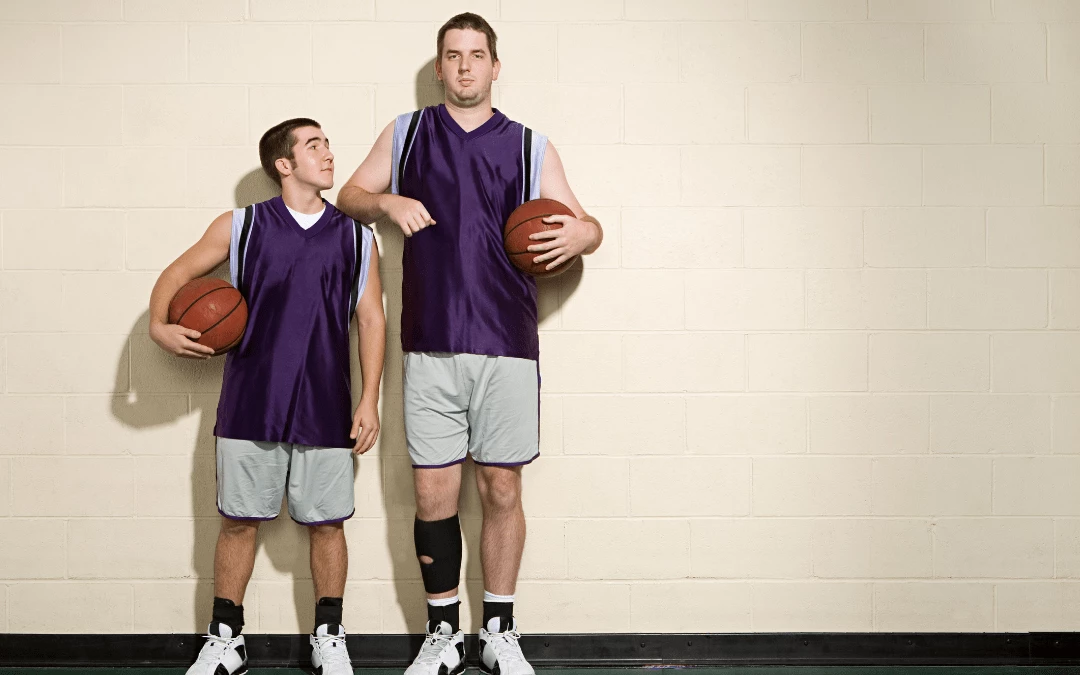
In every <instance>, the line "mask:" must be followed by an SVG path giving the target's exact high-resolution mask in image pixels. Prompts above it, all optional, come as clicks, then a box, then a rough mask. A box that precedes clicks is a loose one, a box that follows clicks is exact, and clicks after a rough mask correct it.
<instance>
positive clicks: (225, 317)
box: [177, 288, 246, 340]
mask: <svg viewBox="0 0 1080 675" xmlns="http://www.w3.org/2000/svg"><path fill="white" fill-rule="evenodd" d="M223 290H225V289H224V288H215V289H214V291H223ZM214 291H210V293H213V292H214ZM210 293H207V294H206V295H203V296H200V297H199V298H198V299H196V300H195V302H198V301H199V300H201V299H202V298H205V297H206V296H207V295H210ZM243 301H244V296H242V295H241V296H240V299H239V300H238V301H237V302H236V304H235V305H233V308H232V309H230V310H229V313H228V314H226V315H225V316H223V317H221V318H220V319H218V320H217V321H215V322H214V323H213V324H211V325H209V326H207V327H206V330H201V331H199V333H201V335H200V336H199V339H200V340H201V339H202V338H203V336H205V335H206V334H207V333H209V332H210V331H212V330H214V329H215V328H217V326H218V324H220V323H221V322H222V321H224V320H225V319H228V318H229V317H230V316H232V313H233V312H235V311H236V308H237V307H239V306H240V303H241V302H243ZM195 302H193V303H191V304H192V305H194V304H195ZM188 309H191V307H190V306H189V307H188ZM184 314H187V310H184ZM181 316H183V314H182V315H181ZM177 323H179V320H177ZM245 323H246V322H245ZM241 335H243V333H241Z"/></svg>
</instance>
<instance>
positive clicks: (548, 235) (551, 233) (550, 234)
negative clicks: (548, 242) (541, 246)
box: [529, 229, 562, 241]
mask: <svg viewBox="0 0 1080 675" xmlns="http://www.w3.org/2000/svg"><path fill="white" fill-rule="evenodd" d="M561 234H562V232H559V230H557V229H555V230H544V231H543V232H537V233H535V234H530V235H529V239H532V240H533V241H540V240H542V239H555V238H556V237H558V236H560V235H561Z"/></svg>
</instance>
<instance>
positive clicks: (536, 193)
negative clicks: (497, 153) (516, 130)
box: [521, 127, 548, 202]
mask: <svg viewBox="0 0 1080 675" xmlns="http://www.w3.org/2000/svg"><path fill="white" fill-rule="evenodd" d="M547 142H548V139H547V136H545V135H543V134H538V133H536V132H535V131H533V130H532V129H530V128H528V127H525V128H524V130H523V131H522V134H521V163H522V175H523V176H524V178H525V180H524V185H523V186H522V194H521V201H522V202H527V201H529V200H532V199H539V198H540V172H541V171H542V170H543V168H544V153H545V151H546V150H547Z"/></svg>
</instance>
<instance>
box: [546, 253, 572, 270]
mask: <svg viewBox="0 0 1080 675" xmlns="http://www.w3.org/2000/svg"><path fill="white" fill-rule="evenodd" d="M568 258H569V256H567V255H566V254H563V255H561V256H559V257H558V258H557V259H556V260H555V262H553V263H551V264H550V265H548V266H547V267H546V268H545V269H548V270H553V269H555V268H556V267H558V266H559V265H561V264H563V263H564V262H566V261H567V259H568Z"/></svg>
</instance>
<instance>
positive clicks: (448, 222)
mask: <svg viewBox="0 0 1080 675" xmlns="http://www.w3.org/2000/svg"><path fill="white" fill-rule="evenodd" d="M436 49H437V55H438V58H437V59H436V63H435V73H436V75H437V76H438V78H439V80H441V81H442V82H443V84H444V87H445V100H444V103H443V104H442V105H438V106H431V107H428V108H425V109H423V110H418V111H415V112H412V113H406V114H404V115H401V116H399V117H398V118H397V119H396V120H395V121H393V122H391V123H390V124H389V125H388V126H387V127H386V128H385V129H384V130H383V132H382V134H381V135H380V136H379V138H378V139H377V140H376V142H375V145H374V146H373V147H372V149H371V152H370V154H369V155H368V156H367V158H366V159H365V160H364V162H363V163H362V164H361V165H360V167H359V168H358V169H357V170H356V172H355V173H354V174H353V176H352V178H351V179H350V180H349V181H348V183H346V185H345V186H344V187H343V188H342V190H341V192H340V193H339V196H338V207H339V208H340V209H341V210H342V211H344V212H345V213H348V214H349V215H351V216H353V217H354V218H356V219H357V220H359V221H361V222H364V223H371V222H374V221H375V220H378V219H380V218H383V217H387V218H389V219H390V220H391V221H393V222H394V223H396V224H397V225H398V226H399V227H400V228H401V229H402V231H403V232H404V233H405V236H406V237H407V239H406V242H405V249H404V254H403V261H402V263H403V270H404V273H403V274H404V276H403V281H402V316H401V345H402V350H403V352H404V353H405V364H404V367H405V376H404V402H405V432H406V438H407V443H408V447H409V454H410V456H411V458H412V463H413V467H414V484H415V488H416V507H417V514H416V521H415V527H414V534H415V542H416V554H417V557H418V558H419V561H420V569H421V574H422V576H423V579H424V587H425V589H426V591H427V595H428V622H427V634H428V638H427V640H425V642H424V645H423V647H422V648H421V650H420V653H419V654H418V655H417V657H416V660H415V661H414V662H413V664H412V666H410V667H409V669H408V670H407V671H406V673H407V675H439V671H440V669H441V668H445V670H446V672H447V673H449V675H456V674H457V673H460V672H462V671H463V670H464V668H465V660H464V642H463V632H462V631H461V630H460V628H459V625H458V623H459V622H458V607H459V602H458V584H459V580H460V574H461V553H462V551H461V530H460V525H459V522H458V515H457V513H458V497H459V494H460V489H461V475H462V474H461V463H462V462H464V461H465V459H466V455H467V454H470V455H472V458H473V461H474V463H475V464H476V467H477V469H476V482H477V488H478V490H479V493H480V499H481V503H482V505H483V518H484V523H483V530H482V534H481V560H482V563H483V570H484V617H483V624H482V626H481V627H480V653H481V666H482V668H483V669H484V670H485V671H486V672H489V673H491V672H495V673H498V674H499V675H531V674H532V673H533V669H532V667H531V666H530V665H529V663H528V662H527V661H526V660H525V658H524V656H523V655H522V653H521V648H520V647H519V646H518V638H519V637H520V635H519V633H518V632H517V623H516V621H515V620H514V592H515V588H516V584H517V575H518V568H519V566H520V562H521V555H522V551H523V549H524V545H525V515H524V512H523V510H522V507H521V470H522V467H523V466H524V465H526V464H529V463H530V462H532V461H533V460H534V459H536V457H537V456H538V455H539V415H538V410H539V389H540V384H539V370H538V365H537V359H538V357H539V337H538V334H537V307H536V282H535V280H534V279H533V278H532V277H529V276H527V275H525V274H523V273H522V272H520V271H518V270H517V269H516V268H515V267H513V265H511V263H510V261H509V259H508V258H507V256H506V254H505V253H504V251H503V245H502V229H503V224H504V223H505V222H506V220H507V218H508V217H509V215H510V213H511V212H512V211H513V210H514V209H515V208H516V207H517V206H519V205H520V204H522V203H523V202H524V201H527V200H530V199H536V198H539V197H545V198H551V199H556V200H558V201H560V202H562V203H563V204H566V205H567V206H568V207H569V208H570V209H571V210H572V211H573V212H574V214H575V215H574V216H573V217H569V216H553V217H551V218H549V219H548V221H549V222H558V223H560V224H561V225H562V227H561V228H558V229H554V230H551V231H549V232H546V233H543V234H540V235H534V239H535V241H536V243H535V244H534V245H532V246H530V247H529V250H530V251H534V252H535V253H536V254H537V258H536V260H537V261H538V262H547V263H548V267H549V268H554V267H556V266H558V265H560V264H563V263H564V262H566V261H567V260H569V259H570V258H571V257H573V256H575V255H577V254H579V253H586V254H588V253H592V252H593V251H595V250H596V248H597V247H598V246H599V245H600V242H601V240H602V238H603V230H602V229H601V227H600V223H599V222H597V221H596V220H595V219H594V218H592V217H590V216H587V215H586V214H585V212H584V211H583V210H582V208H581V205H580V204H579V203H578V200H577V198H576V197H575V196H574V193H573V191H572V190H571V189H570V186H569V185H568V184H567V181H566V176H565V174H564V172H563V167H562V162H561V161H560V159H559V155H558V153H557V152H556V151H555V148H554V146H552V144H551V143H549V142H548V140H547V138H545V137H544V136H542V135H540V134H537V133H535V132H533V131H532V130H530V129H527V128H526V127H524V126H523V125H521V124H519V123H517V122H513V121H511V120H509V119H508V118H507V117H506V116H505V115H503V114H502V113H501V112H499V111H498V110H494V109H493V108H492V106H491V84H492V82H493V81H494V80H496V79H497V78H498V76H499V68H500V63H499V59H498V55H497V51H496V36H495V31H494V30H492V28H491V26H490V25H489V24H488V22H487V21H485V20H484V19H483V18H482V17H480V16H477V15H476V14H470V13H465V14H459V15H457V16H455V17H453V18H451V19H450V20H449V21H447V22H446V24H444V25H443V26H442V28H440V29H439V33H438V38H437V41H436ZM387 190H389V192H388V193H387Z"/></svg>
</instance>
